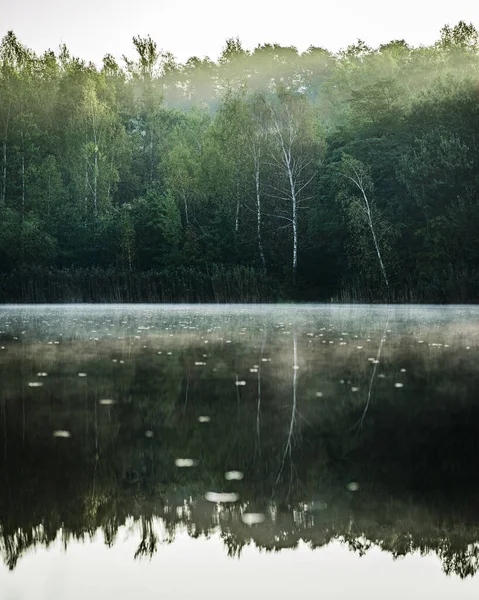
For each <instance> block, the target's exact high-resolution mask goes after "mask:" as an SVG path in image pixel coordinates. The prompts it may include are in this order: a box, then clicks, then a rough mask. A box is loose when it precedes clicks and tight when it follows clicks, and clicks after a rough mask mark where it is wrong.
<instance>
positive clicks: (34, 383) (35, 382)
mask: <svg viewBox="0 0 479 600" xmlns="http://www.w3.org/2000/svg"><path fill="white" fill-rule="evenodd" d="M42 385H43V383H41V382H40V381H30V383H29V384H28V387H42Z"/></svg>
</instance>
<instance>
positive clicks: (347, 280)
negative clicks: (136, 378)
mask: <svg viewBox="0 0 479 600" xmlns="http://www.w3.org/2000/svg"><path fill="white" fill-rule="evenodd" d="M133 45H134V49H135V56H134V58H129V57H126V56H125V57H123V59H122V61H121V64H120V63H119V62H117V60H115V58H114V57H113V56H111V55H106V56H105V57H104V59H103V63H102V65H101V66H97V65H94V64H92V63H87V62H85V61H84V60H82V59H80V58H78V57H75V56H72V55H71V53H70V52H69V50H68V48H67V47H66V46H65V45H63V46H61V47H60V48H59V50H58V51H57V52H53V51H50V50H49V51H47V52H45V53H43V54H42V55H37V54H35V53H34V52H33V51H31V50H30V49H28V48H27V47H25V46H24V45H22V44H21V43H20V41H19V40H18V39H17V38H16V36H15V34H14V33H13V32H9V33H8V34H7V35H6V36H5V37H4V38H3V40H2V42H1V45H0V163H1V167H0V219H1V227H0V299H1V300H3V301H5V300H17V301H25V300H33V301H35V300H40V301H52V300H70V299H72V300H114V299H116V300H122V299H132V298H133V299H139V300H141V299H151V300H155V299H158V300H169V301H175V300H193V301H195V300H198V299H201V300H218V299H221V300H238V299H239V298H241V299H251V300H278V299H304V300H330V299H335V300H368V301H379V300H386V299H388V300H396V301H439V302H441V301H475V300H477V299H478V298H479V272H478V264H479V233H478V230H477V227H476V222H477V219H478V218H479V205H478V200H479V199H478V176H479V175H478V174H479V170H478V163H479V150H478V142H477V138H478V134H479V94H478V83H477V82H478V74H479V34H478V31H477V30H476V29H475V27H474V26H473V25H472V24H467V23H465V22H463V21H461V22H459V23H458V24H457V25H455V26H453V27H452V26H449V25H446V26H445V27H443V29H442V30H441V32H440V36H439V39H438V41H437V42H436V43H434V44H432V45H431V46H420V47H411V46H410V45H408V44H407V43H406V42H405V41H404V40H393V41H391V42H390V43H387V44H383V45H380V46H379V47H378V48H371V47H369V46H367V45H366V44H365V43H364V42H363V41H361V40H358V41H357V43H355V44H352V45H350V46H348V47H347V48H346V49H344V50H342V51H340V52H338V53H337V54H333V53H331V52H329V51H327V50H325V49H323V48H318V47H313V46H311V47H310V48H309V49H308V50H307V51H306V52H304V53H302V54H300V53H298V51H297V50H296V48H294V47H283V46H278V45H276V44H265V45H259V46H258V47H257V48H255V49H254V50H253V51H248V50H245V49H244V48H243V46H242V45H241V42H240V41H239V40H238V39H230V40H227V41H226V44H225V47H224V49H223V51H222V53H221V55H220V57H219V59H218V60H217V61H216V62H214V61H211V60H210V59H208V58H203V59H200V58H198V57H192V58H190V59H189V60H187V61H186V62H185V63H184V64H179V63H177V62H176V61H175V58H174V57H173V56H172V55H171V54H170V53H168V52H164V51H162V50H160V49H159V47H158V46H157V44H156V42H155V41H154V40H152V39H151V37H149V36H147V37H141V36H138V37H135V38H133ZM185 273H186V275H185ZM213 273H221V274H222V276H221V277H220V278H219V279H218V280H217V281H216V287H215V280H214V275H213ZM175 280H181V281H185V282H186V283H185V285H184V286H183V288H181V290H180V291H178V289H179V288H178V286H177V285H172V284H171V282H174V281H175ZM71 281H77V282H80V283H78V284H77V285H76V286H75V289H74V290H71V293H69V294H67V293H66V292H64V291H62V287H64V286H62V282H63V283H65V284H66V283H67V282H71ZM139 281H141V285H140V284H139V283H138V282H139ZM158 281H161V285H160V284H157V283H155V282H158ZM225 281H227V282H228V283H227V284H225V283H224V282H225ZM52 282H55V285H52ZM205 282H206V283H205ZM235 282H236V283H235ZM265 282H266V285H265ZM218 286H220V288H218ZM70 287H71V286H70ZM66 288H68V285H66ZM68 289H70V288H68ZM237 289H241V293H237V292H236V291H235V290H237Z"/></svg>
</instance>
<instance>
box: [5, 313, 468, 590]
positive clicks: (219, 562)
mask: <svg viewBox="0 0 479 600" xmlns="http://www.w3.org/2000/svg"><path fill="white" fill-rule="evenodd" d="M478 348H479V308H478V307H472V306H461V307H457V306H456V307H437V306H421V307H418V306H407V307H397V306H396V307H387V306H344V305H343V306H333V305H328V306H324V305H308V306H290V305H281V306H267V305H263V306H244V305H226V306H211V305H210V306H198V305H195V306H181V305H180V306H164V305H163V306H157V305H141V306H125V305H121V306H37V307H28V306H24V307H18V306H12V307H0V409H1V412H0V554H1V557H2V559H3V566H1V567H0V598H1V599H2V600H3V599H4V598H5V599H6V600H20V599H21V600H23V599H30V598H35V599H38V598H42V599H43V598H44V599H48V600H63V599H70V598H75V599H77V598H78V599H84V598H85V597H88V598H91V599H92V600H94V599H96V598H102V599H103V598H109V597H114V598H116V599H123V598H125V599H126V598H132V597H134V596H136V597H139V598H147V597H152V598H156V597H158V598H162V599H164V598H167V599H170V598H171V599H176V598H188V599H189V598H192V597H201V598H203V597H204V598H211V599H216V598H224V597H225V596H227V597H229V598H247V597H249V598H255V597H276V598H291V597H293V596H295V595H298V594H301V595H306V594H308V595H312V594H314V596H315V597H316V596H318V597H323V598H339V599H343V598H344V599H345V598H351V597H352V596H353V595H356V596H357V595H358V594H360V595H361V597H366V596H367V597H369V598H385V597H387V598H404V597H406V596H407V597H411V598H415V597H421V598H452V597H454V598H459V599H462V598H477V597H478V594H479V576H478V575H476V571H477V570H478V568H479V362H478V358H479V353H478ZM363 595H364V596H363Z"/></svg>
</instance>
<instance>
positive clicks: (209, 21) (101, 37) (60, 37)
mask: <svg viewBox="0 0 479 600" xmlns="http://www.w3.org/2000/svg"><path fill="white" fill-rule="evenodd" d="M1 5H2V8H1V17H0V19H1V20H0V36H1V37H3V35H5V33H6V32H7V31H8V30H10V29H12V30H13V31H14V32H15V33H16V35H17V37H18V38H19V39H20V41H21V42H23V43H24V44H26V45H27V46H28V47H30V48H32V49H33V50H35V51H36V52H39V53H41V52H43V51H44V50H46V49H48V48H51V49H53V50H56V49H57V48H58V45H59V44H60V43H62V42H64V43H66V44H67V46H68V47H69V49H70V50H71V51H72V53H73V54H74V55H75V56H79V57H81V58H84V59H86V60H91V61H93V62H96V63H97V64H99V63H101V59H102V57H103V56H104V55H105V54H106V53H107V52H109V53H111V54H113V55H114V56H115V57H116V58H118V59H119V58H120V57H121V55H122V54H127V55H128V56H133V55H134V51H133V46H132V43H131V39H132V37H133V36H134V35H138V34H139V35H142V36H144V35H147V34H150V35H151V36H152V38H153V39H154V40H155V41H156V42H157V43H158V46H159V47H160V48H162V49H164V50H168V51H170V52H172V53H173V54H174V55H175V56H176V57H177V58H178V59H179V60H180V61H181V62H184V61H185V60H186V59H187V58H188V57H190V56H192V55H197V56H201V57H202V56H209V57H210V58H212V59H213V60H216V59H217V58H218V55H219V54H220V52H221V49H222V47H223V46H224V42H225V40H226V38H229V37H236V36H238V37H239V38H240V40H241V41H242V42H243V46H245V47H246V48H249V49H253V48H254V47H255V46H256V45H257V44H259V43H266V42H269V43H273V42H274V43H279V44H282V45H294V46H297V47H298V49H299V50H300V51H304V50H305V49H306V48H307V47H308V46H310V45H314V46H322V47H325V48H327V49H329V50H333V51H337V50H339V49H340V48H344V47H346V46H347V45H348V44H350V43H353V42H355V41H356V40H357V39H358V38H360V39H363V40H364V41H366V42H367V43H368V44H370V45H372V46H377V45H378V44H380V43H384V42H388V41H390V40H392V39H401V38H404V39H406V41H407V42H409V43H410V44H412V45H420V44H430V43H432V42H434V41H435V40H436V39H437V38H438V37H439V30H440V29H441V27H442V26H443V25H444V24H446V23H449V24H451V25H454V24H456V23H457V22H458V21H460V20H464V21H467V22H470V21H472V22H473V23H474V25H475V26H476V27H477V28H478V29H479V0H402V1H401V2H399V1H398V2H394V3H393V2H391V1H387V0H330V1H328V2H325V1H324V0H294V1H286V0H241V1H240V2H231V1H229V2H228V1H227V0H203V1H200V0H177V2H172V1H165V0H134V1H131V0H75V1H73V0H21V1H20V0H2V1H1Z"/></svg>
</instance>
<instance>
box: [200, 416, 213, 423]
mask: <svg viewBox="0 0 479 600" xmlns="http://www.w3.org/2000/svg"><path fill="white" fill-rule="evenodd" d="M198 421H199V422H200V423H209V422H210V421H211V418H210V417H207V416H206V415H202V416H200V417H198Z"/></svg>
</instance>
